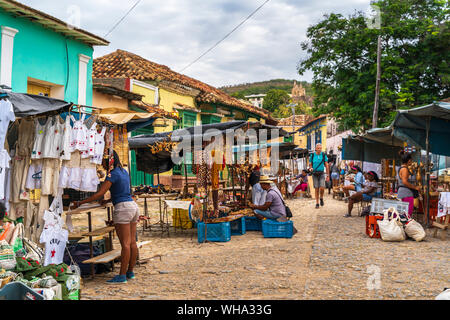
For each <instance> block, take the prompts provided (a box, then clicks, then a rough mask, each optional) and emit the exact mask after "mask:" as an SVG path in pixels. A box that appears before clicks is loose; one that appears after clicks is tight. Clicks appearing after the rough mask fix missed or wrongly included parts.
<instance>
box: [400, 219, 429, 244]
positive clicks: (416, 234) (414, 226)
mask: <svg viewBox="0 0 450 320" xmlns="http://www.w3.org/2000/svg"><path fill="white" fill-rule="evenodd" d="M405 232H406V234H407V235H408V237H410V238H413V239H414V240H416V241H422V240H423V239H425V236H426V235H427V234H426V232H425V230H424V229H423V227H422V225H421V224H420V223H418V222H417V221H416V220H411V221H410V222H408V224H407V225H406V226H405Z"/></svg>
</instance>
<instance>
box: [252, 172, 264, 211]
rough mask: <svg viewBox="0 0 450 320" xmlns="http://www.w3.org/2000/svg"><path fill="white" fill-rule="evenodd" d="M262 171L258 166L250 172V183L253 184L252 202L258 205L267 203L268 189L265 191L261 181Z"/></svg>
mask: <svg viewBox="0 0 450 320" xmlns="http://www.w3.org/2000/svg"><path fill="white" fill-rule="evenodd" d="M260 177H261V172H260V171H259V167H256V168H255V169H254V170H253V171H252V173H251V174H250V178H249V184H250V185H251V186H252V203H254V204H256V205H263V204H264V203H266V195H267V191H265V190H264V189H263V188H262V187H261V184H260V183H259V180H260Z"/></svg>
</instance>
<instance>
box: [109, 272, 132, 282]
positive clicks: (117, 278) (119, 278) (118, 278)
mask: <svg viewBox="0 0 450 320" xmlns="http://www.w3.org/2000/svg"><path fill="white" fill-rule="evenodd" d="M106 282H107V283H127V276H126V275H124V274H119V275H118V276H115V277H114V278H112V279H111V280H108V281H106Z"/></svg>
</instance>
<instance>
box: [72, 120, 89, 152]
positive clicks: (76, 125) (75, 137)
mask: <svg viewBox="0 0 450 320" xmlns="http://www.w3.org/2000/svg"><path fill="white" fill-rule="evenodd" d="M70 118H71V119H72V121H73V127H72V134H71V137H70V152H71V153H73V152H74V151H75V150H79V151H85V150H86V149H87V133H88V130H87V127H86V125H85V124H84V119H85V118H86V115H85V114H84V113H83V115H82V116H81V119H80V120H78V121H76V120H75V118H74V116H73V115H71V116H70Z"/></svg>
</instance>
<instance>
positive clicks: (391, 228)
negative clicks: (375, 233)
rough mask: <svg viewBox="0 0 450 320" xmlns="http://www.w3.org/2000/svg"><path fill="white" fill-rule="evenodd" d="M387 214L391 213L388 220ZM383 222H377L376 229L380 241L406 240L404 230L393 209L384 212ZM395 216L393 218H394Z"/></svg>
mask: <svg viewBox="0 0 450 320" xmlns="http://www.w3.org/2000/svg"><path fill="white" fill-rule="evenodd" d="M389 212H392V217H391V219H390V220H389ZM383 213H384V218H383V220H378V221H377V223H378V227H379V229H380V235H381V239H383V241H403V240H406V234H405V230H404V229H403V225H402V223H401V222H400V216H399V214H398V212H397V210H396V209H395V208H389V209H388V210H384V211H383ZM394 215H395V217H394Z"/></svg>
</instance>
